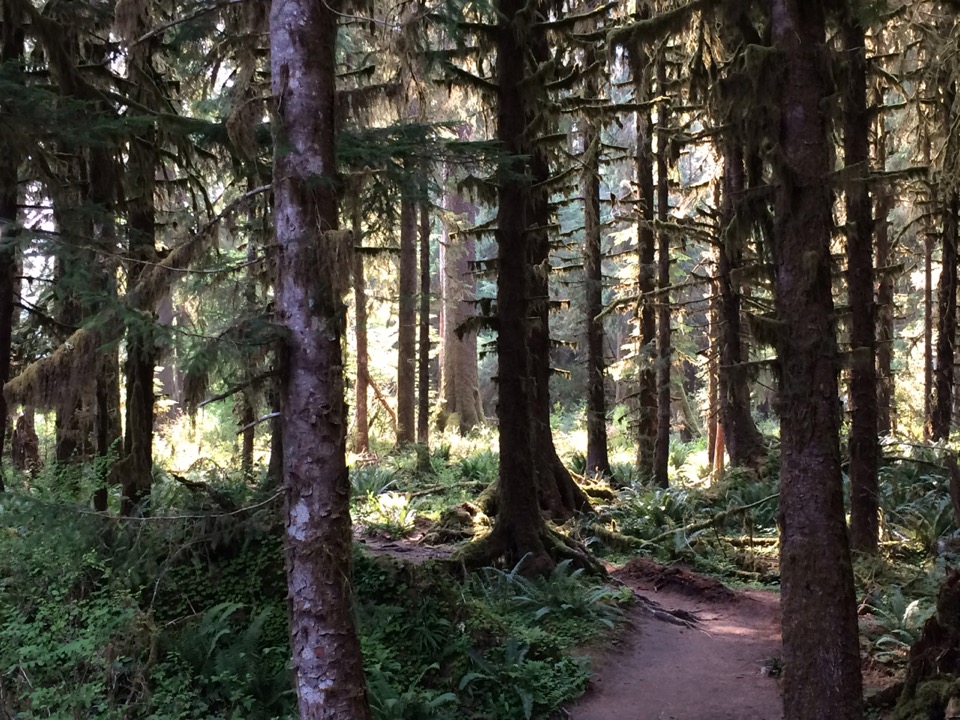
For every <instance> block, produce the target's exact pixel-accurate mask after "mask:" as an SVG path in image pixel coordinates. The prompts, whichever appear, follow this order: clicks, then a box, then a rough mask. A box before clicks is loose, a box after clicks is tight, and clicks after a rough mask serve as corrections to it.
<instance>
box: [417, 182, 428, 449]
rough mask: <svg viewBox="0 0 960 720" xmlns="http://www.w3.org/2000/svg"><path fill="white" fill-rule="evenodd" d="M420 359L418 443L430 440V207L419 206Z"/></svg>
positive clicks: (424, 202) (425, 204)
mask: <svg viewBox="0 0 960 720" xmlns="http://www.w3.org/2000/svg"><path fill="white" fill-rule="evenodd" d="M419 353H420V357H419V359H418V362H417V372H418V377H417V385H418V388H417V393H418V395H417V400H418V407H417V442H418V443H419V444H421V445H423V446H426V445H427V443H428V442H429V439H430V206H429V205H428V204H427V201H426V199H424V200H423V201H422V204H421V205H420V341H419Z"/></svg>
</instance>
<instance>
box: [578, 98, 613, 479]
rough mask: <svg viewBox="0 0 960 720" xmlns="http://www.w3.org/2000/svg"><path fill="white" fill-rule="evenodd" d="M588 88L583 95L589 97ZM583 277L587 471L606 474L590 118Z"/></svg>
mask: <svg viewBox="0 0 960 720" xmlns="http://www.w3.org/2000/svg"><path fill="white" fill-rule="evenodd" d="M594 94H595V90H594V88H593V87H592V86H591V87H590V88H588V89H587V91H586V92H585V95H586V97H593V96H594ZM583 124H584V133H583V171H582V172H581V174H580V187H581V192H582V193H583V225H584V230H583V235H584V239H583V275H584V291H583V294H584V312H585V315H584V330H585V333H584V334H585V336H586V340H587V472H588V473H591V474H597V475H609V474H610V459H609V457H608V455H607V393H606V383H605V378H606V372H605V369H606V362H605V358H604V352H603V342H604V332H603V320H602V319H600V318H598V316H599V315H600V313H601V312H602V311H603V246H602V239H603V238H602V235H601V232H600V150H601V142H600V133H599V132H597V128H596V126H595V124H594V120H593V119H592V118H590V117H585V118H584V119H583Z"/></svg>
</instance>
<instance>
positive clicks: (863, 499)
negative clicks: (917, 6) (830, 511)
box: [842, 7, 880, 555]
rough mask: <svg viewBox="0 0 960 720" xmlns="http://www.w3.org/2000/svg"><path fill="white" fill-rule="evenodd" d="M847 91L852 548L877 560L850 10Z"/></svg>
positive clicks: (868, 280)
mask: <svg viewBox="0 0 960 720" xmlns="http://www.w3.org/2000/svg"><path fill="white" fill-rule="evenodd" d="M842 35H843V45H844V49H843V55H844V58H845V60H846V62H845V63H844V65H845V67H846V89H845V92H844V103H843V124H844V130H843V152H844V163H845V165H846V170H847V184H846V188H845V191H844V194H845V199H846V211H847V293H848V304H849V305H850V311H851V327H850V345H851V348H850V350H851V361H850V401H851V406H852V407H851V422H850V437H849V447H850V547H851V548H852V549H853V550H856V551H858V552H861V553H866V554H870V555H875V554H876V552H877V543H878V541H879V532H880V527H879V521H878V513H879V511H880V495H879V489H878V486H877V470H878V464H879V455H880V445H879V442H878V439H877V400H878V397H877V370H876V367H877V366H876V361H877V352H876V347H877V345H876V306H875V304H874V269H873V203H872V201H871V198H870V191H869V188H868V186H867V177H868V175H869V172H870V110H869V108H868V107H867V51H866V34H865V32H864V28H863V26H862V25H861V24H860V21H859V20H857V19H856V17H854V16H853V14H852V9H851V8H849V7H848V8H847V12H845V13H844V17H843V21H842Z"/></svg>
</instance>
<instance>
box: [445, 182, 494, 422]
mask: <svg viewBox="0 0 960 720" xmlns="http://www.w3.org/2000/svg"><path fill="white" fill-rule="evenodd" d="M445 207H446V209H447V210H449V211H451V212H453V213H455V214H457V215H460V216H463V217H464V219H465V220H466V222H468V223H472V222H473V215H474V211H473V207H472V206H471V205H469V203H467V202H466V201H465V200H464V199H463V197H462V196H460V195H452V194H451V195H448V196H447V197H446V200H445ZM473 259H474V241H473V237H472V236H471V235H469V234H460V235H457V236H456V237H454V236H453V235H452V234H451V226H450V225H449V224H448V223H447V222H444V223H443V229H442V236H441V238H440V294H441V305H440V338H441V341H440V398H441V411H440V419H439V425H440V428H441V429H444V428H445V427H446V425H447V424H448V423H449V422H451V420H453V419H455V421H456V423H457V425H458V428H457V429H458V430H459V432H460V433H461V434H463V433H466V432H469V431H470V429H471V428H473V427H475V426H476V425H478V424H480V423H481V422H483V420H484V414H483V404H482V403H481V401H480V379H479V374H478V371H477V333H476V331H475V330H467V331H465V332H461V333H458V332H457V328H459V327H460V326H461V325H462V324H463V323H464V322H466V321H467V319H468V318H470V317H472V316H473V315H474V308H473V305H472V304H471V302H470V301H471V300H472V299H473V297H474V295H475V294H476V290H477V282H476V278H475V277H474V276H473V275H472V274H471V273H470V265H469V263H470V262H471V261H472V260H473Z"/></svg>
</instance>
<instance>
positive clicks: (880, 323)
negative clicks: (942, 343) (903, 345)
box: [874, 90, 933, 436]
mask: <svg viewBox="0 0 960 720" xmlns="http://www.w3.org/2000/svg"><path fill="white" fill-rule="evenodd" d="M883 103H884V94H883V91H882V90H878V91H877V94H876V98H875V101H874V104H875V105H876V106H877V107H880V108H882V107H883ZM876 136H877V141H876V142H877V144H876V147H877V149H876V157H877V169H878V170H879V171H880V172H885V171H886V169H887V142H888V138H887V130H886V125H885V123H884V113H883V111H882V110H881V112H878V113H877V131H876ZM928 164H929V163H928ZM876 196H877V197H876V215H875V220H874V232H875V234H876V262H875V266H876V267H877V268H878V269H879V268H883V270H882V271H881V272H880V273H879V275H880V277H879V278H878V279H877V310H876V317H877V432H878V433H879V434H880V435H881V436H885V435H889V434H890V433H891V432H893V415H894V413H893V404H894V392H893V391H894V376H893V318H894V313H895V310H896V308H895V307H894V293H893V289H894V275H893V272H891V270H889V269H888V268H890V266H891V265H893V259H892V255H891V247H890V222H889V220H888V219H887V215H889V214H890V209H891V208H892V207H893V196H892V193H891V191H890V189H889V188H888V187H886V186H884V185H882V184H881V185H879V186H877V189H876ZM924 228H925V232H924V277H925V279H926V282H925V284H924V290H923V306H924V313H923V322H924V331H923V337H924V345H923V349H924V370H923V390H924V392H923V398H924V399H923V402H924V406H923V407H924V412H923V424H924V432H925V433H928V432H929V419H930V401H931V398H932V397H933V343H932V340H933V332H932V328H933V325H932V320H933V316H932V311H933V302H932V300H933V296H932V293H931V288H932V283H931V275H930V272H931V270H932V268H931V265H930V263H931V261H932V258H933V235H932V234H931V233H930V228H929V226H928V225H926V224H924Z"/></svg>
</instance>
